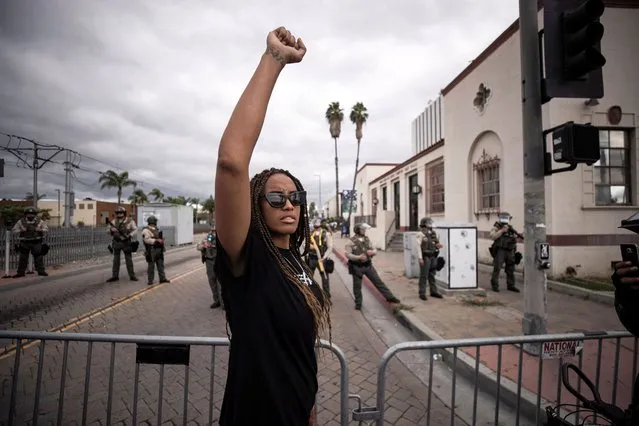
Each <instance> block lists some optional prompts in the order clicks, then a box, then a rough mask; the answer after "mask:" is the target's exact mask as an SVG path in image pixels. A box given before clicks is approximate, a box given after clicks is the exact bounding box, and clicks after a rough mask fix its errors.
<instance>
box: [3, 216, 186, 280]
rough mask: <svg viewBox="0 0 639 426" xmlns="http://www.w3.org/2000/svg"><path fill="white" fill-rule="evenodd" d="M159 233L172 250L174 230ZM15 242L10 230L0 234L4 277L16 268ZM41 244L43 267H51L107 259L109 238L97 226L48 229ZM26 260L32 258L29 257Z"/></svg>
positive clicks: (102, 229) (165, 228)
mask: <svg viewBox="0 0 639 426" xmlns="http://www.w3.org/2000/svg"><path fill="white" fill-rule="evenodd" d="M161 230H162V232H163V233H164V237H165V240H166V246H167V247H173V246H175V245H176V241H175V227H174V226H166V227H162V228H161ZM141 232H142V231H141V230H138V233H137V238H138V241H140V244H142V237H141ZM17 241H18V240H17V238H16V237H15V236H14V235H13V234H12V233H11V231H10V230H2V231H0V259H1V261H2V268H3V269H4V276H5V277H6V276H9V275H10V274H9V271H15V270H16V269H17V267H18V257H19V254H18V252H17V251H16V249H15V245H16V243H17ZM45 242H46V243H47V244H49V253H48V254H47V255H46V256H44V264H45V266H51V265H61V264H65V263H69V262H75V261H80V260H87V259H92V258H96V257H99V256H107V255H109V250H108V248H107V247H108V246H109V244H111V242H112V237H111V235H109V234H108V233H107V231H106V228H105V227H100V226H98V227H95V226H83V227H78V228H50V229H49V232H48V233H47V236H46V238H45ZM143 250H144V248H141V251H143ZM139 252H140V251H139ZM29 257H30V258H32V256H31V255H29Z"/></svg>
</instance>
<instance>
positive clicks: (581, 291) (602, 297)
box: [479, 263, 615, 306]
mask: <svg viewBox="0 0 639 426" xmlns="http://www.w3.org/2000/svg"><path fill="white" fill-rule="evenodd" d="M479 268H480V269H483V270H484V271H485V272H487V271H489V269H492V266H490V265H487V264H485V263H479ZM515 279H516V280H517V281H520V282H522V281H523V274H522V273H521V272H515ZM546 282H547V285H548V290H550V291H554V292H557V293H562V294H567V295H569V296H574V297H579V298H581V299H584V300H592V301H593V302H597V303H601V304H603V305H607V306H615V296H614V294H613V293H612V292H603V291H593V290H588V289H585V288H581V287H577V286H575V285H571V284H565V283H561V282H559V281H554V280H546Z"/></svg>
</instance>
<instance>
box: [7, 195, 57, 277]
mask: <svg viewBox="0 0 639 426" xmlns="http://www.w3.org/2000/svg"><path fill="white" fill-rule="evenodd" d="M11 231H12V232H13V235H15V236H16V237H17V238H18V244H17V248H18V251H19V253H20V257H19V258H18V271H17V273H16V274H15V275H14V276H13V278H20V277H24V274H25V272H26V270H27V264H28V263H29V253H31V255H32V256H33V265H34V267H35V269H36V271H37V272H38V275H40V276H42V277H46V276H48V275H49V274H47V272H46V271H45V269H44V260H43V248H44V247H43V246H44V244H43V240H44V237H45V236H46V234H47V232H49V228H48V227H47V224H46V222H45V221H44V220H42V219H40V218H39V217H38V211H37V210H36V209H35V208H33V207H27V208H26V209H24V217H23V218H22V219H20V220H18V222H16V224H15V225H14V226H13V229H12V230H11Z"/></svg>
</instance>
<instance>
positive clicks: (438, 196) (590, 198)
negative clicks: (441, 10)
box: [355, 0, 639, 276]
mask: <svg viewBox="0 0 639 426" xmlns="http://www.w3.org/2000/svg"><path fill="white" fill-rule="evenodd" d="M605 4H606V11H605V13H604V15H603V16H602V18H601V22H602V24H603V25H604V27H605V34H604V36H603V40H602V43H601V46H602V52H603V54H604V56H606V58H607V63H606V65H605V66H604V69H603V77H604V85H605V97H604V98H602V99H599V100H597V101H594V100H586V99H553V100H552V101H550V102H548V103H546V104H545V105H544V106H543V112H542V116H543V121H544V128H546V129H548V128H551V127H554V126H557V125H559V124H562V123H564V122H567V121H574V122H575V123H592V125H593V126H597V127H598V128H599V130H600V140H601V160H600V161H599V162H597V163H596V164H594V165H592V166H587V165H583V164H582V165H579V167H577V169H576V170H575V171H572V172H567V173H560V174H555V175H552V176H548V177H546V179H545V182H546V184H545V188H546V200H545V205H546V224H545V225H546V232H547V239H548V242H549V243H550V244H551V247H552V248H551V250H552V259H553V262H552V269H551V271H550V273H551V275H553V276H560V275H562V274H564V273H565V271H566V269H567V268H569V267H571V268H574V269H576V270H577V271H578V273H579V275H582V276H608V275H609V274H610V270H611V262H613V261H617V260H619V259H620V258H621V255H620V253H619V246H618V245H619V244H620V243H623V242H635V238H636V237H635V235H634V234H632V233H630V232H629V231H625V230H620V229H618V228H617V227H618V226H619V223H620V222H621V220H622V219H624V218H626V217H628V216H630V215H631V214H632V213H633V212H635V211H637V210H638V209H639V184H638V182H639V176H638V174H637V173H638V170H639V132H638V130H639V95H638V94H639V82H638V81H637V78H636V76H637V74H639V54H632V52H638V50H637V46H636V43H635V41H633V40H639V25H637V23H638V22H639V1H638V0H625V1H618V2H612V1H605ZM539 19H540V23H543V11H541V12H540V13H539ZM540 26H542V27H543V25H540ZM519 64H520V41H519V22H518V21H516V22H514V23H513V24H512V25H511V26H510V27H508V29H506V31H504V32H503V33H502V34H501V35H500V36H499V37H498V38H497V39H496V40H495V41H494V42H493V43H491V44H490V45H489V46H488V47H487V48H486V49H485V50H484V51H483V52H482V53H480V54H479V56H478V57H477V58H476V59H475V60H474V61H472V63H471V64H470V65H469V66H468V67H466V69H464V70H463V71H462V72H461V73H460V74H459V75H458V76H457V77H455V78H454V79H453V80H452V81H451V82H450V83H449V84H448V85H447V86H446V87H445V88H444V89H442V91H441V95H440V96H439V97H438V98H437V99H436V100H434V101H433V102H431V103H429V105H428V106H427V108H426V109H425V110H424V111H423V112H422V113H420V115H419V116H418V117H417V118H416V119H415V120H414V121H413V123H412V125H411V126H412V127H411V130H412V132H411V147H412V151H413V156H412V157H411V158H409V159H407V160H406V161H404V162H403V163H401V164H399V165H396V166H395V167H391V168H389V169H388V170H386V171H384V172H383V173H371V172H370V170H372V169H373V167H372V165H370V164H365V165H364V166H363V167H362V168H361V169H360V170H359V171H358V175H357V179H356V187H357V192H358V196H360V197H361V198H360V200H359V202H360V205H361V207H362V208H361V210H360V213H359V214H358V216H363V217H356V218H355V221H363V220H367V221H372V219H370V218H369V216H376V218H375V219H374V221H375V222H376V224H377V229H372V230H371V231H369V235H370V236H371V239H373V240H374V243H375V245H376V246H378V247H382V248H385V247H386V245H387V244H388V242H389V238H391V237H392V234H393V233H401V232H402V231H406V230H416V229H417V225H418V223H419V218H420V217H423V216H430V217H432V218H433V220H434V221H435V222H438V221H445V222H458V223H459V222H463V223H473V224H475V225H476V226H477V227H478V235H479V257H480V259H483V260H484V261H489V260H490V255H489V253H488V247H489V246H490V244H491V241H490V239H489V232H490V228H491V226H492V224H493V223H494V222H495V221H496V219H497V214H498V213H499V212H500V211H507V212H509V213H511V214H512V215H513V216H514V223H513V225H514V226H515V227H516V228H518V229H519V230H523V220H524V188H523V184H524V176H523V155H524V152H523V143H522V113H521V109H522V106H521V80H522V79H521V69H520V65H519ZM559 166H560V165H559V164H554V168H557V167H559ZM376 170H379V169H376ZM520 250H523V247H520Z"/></svg>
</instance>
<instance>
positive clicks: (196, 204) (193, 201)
mask: <svg viewBox="0 0 639 426" xmlns="http://www.w3.org/2000/svg"><path fill="white" fill-rule="evenodd" d="M187 201H188V203H187V204H188V205H189V206H191V207H192V208H193V223H195V222H197V210H198V208H199V206H200V199H199V198H198V197H190V198H188V200H187Z"/></svg>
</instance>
